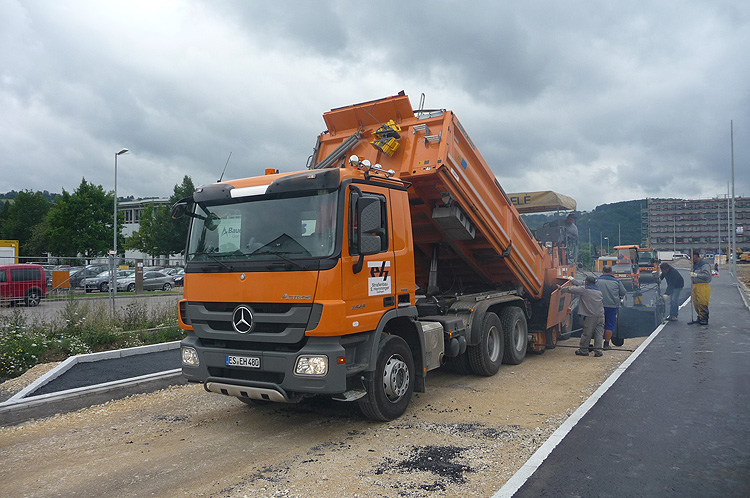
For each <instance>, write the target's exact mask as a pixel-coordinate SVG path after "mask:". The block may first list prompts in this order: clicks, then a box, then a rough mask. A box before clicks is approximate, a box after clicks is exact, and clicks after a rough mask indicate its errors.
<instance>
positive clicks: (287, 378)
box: [181, 334, 352, 402]
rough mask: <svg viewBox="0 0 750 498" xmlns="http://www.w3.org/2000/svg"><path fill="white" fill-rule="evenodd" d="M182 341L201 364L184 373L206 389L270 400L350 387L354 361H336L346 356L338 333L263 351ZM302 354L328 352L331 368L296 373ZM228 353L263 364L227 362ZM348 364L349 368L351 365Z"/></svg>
mask: <svg viewBox="0 0 750 498" xmlns="http://www.w3.org/2000/svg"><path fill="white" fill-rule="evenodd" d="M181 345H182V346H183V347H184V346H188V347H192V348H194V349H195V351H196V352H197V354H198V360H199V365H198V366H188V365H185V364H183V366H182V373H183V375H184V376H185V377H186V378H187V380H188V381H191V382H203V383H204V386H205V388H206V390H208V391H211V392H217V393H221V394H226V395H230V396H237V397H249V398H254V399H263V400H269V401H282V402H294V401H298V400H299V399H300V398H301V397H302V395H311V394H326V395H334V394H340V393H343V392H345V391H346V390H347V377H348V376H349V375H350V374H351V372H352V370H351V367H352V365H351V364H350V365H348V366H347V364H346V363H341V364H339V362H337V359H338V358H341V357H344V358H346V357H347V353H346V348H345V347H344V346H343V345H342V344H341V341H340V338H339V337H311V338H309V339H308V340H307V342H306V343H305V344H304V346H302V347H301V348H300V349H299V350H298V351H283V350H274V351H263V350H253V349H244V348H240V347H237V346H240V345H236V344H235V345H234V346H235V347H213V346H211V347H209V346H205V345H203V344H202V343H201V340H200V338H198V337H197V336H195V335H192V334H191V335H189V336H188V337H187V338H185V339H183V340H182V342H181ZM301 355H325V356H327V358H328V372H327V373H326V375H324V376H307V375H297V374H295V373H294V368H295V365H296V362H297V358H298V357H299V356H301ZM227 356H240V357H255V358H259V359H260V368H248V367H230V366H227V360H226V358H227ZM348 367H349V368H348Z"/></svg>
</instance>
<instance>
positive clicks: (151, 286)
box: [117, 271, 174, 292]
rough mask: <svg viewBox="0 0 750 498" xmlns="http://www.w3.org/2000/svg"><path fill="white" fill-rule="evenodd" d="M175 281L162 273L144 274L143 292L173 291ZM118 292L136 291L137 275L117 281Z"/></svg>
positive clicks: (145, 272)
mask: <svg viewBox="0 0 750 498" xmlns="http://www.w3.org/2000/svg"><path fill="white" fill-rule="evenodd" d="M172 287H174V279H173V278H172V277H171V276H169V275H165V274H163V273H162V272H160V271H144V272H143V290H165V291H169V290H172ZM117 290H118V291H127V292H133V291H135V273H133V274H132V275H130V276H128V277H125V278H118V279H117Z"/></svg>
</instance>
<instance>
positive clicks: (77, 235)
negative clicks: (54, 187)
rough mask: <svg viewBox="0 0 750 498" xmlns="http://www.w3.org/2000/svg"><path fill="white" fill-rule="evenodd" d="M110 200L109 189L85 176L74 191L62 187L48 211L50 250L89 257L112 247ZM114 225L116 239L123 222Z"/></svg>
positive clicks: (66, 254)
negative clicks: (107, 191) (116, 228)
mask: <svg viewBox="0 0 750 498" xmlns="http://www.w3.org/2000/svg"><path fill="white" fill-rule="evenodd" d="M113 203H114V197H113V195H112V194H111V193H105V192H104V189H103V188H102V187H101V185H94V184H91V183H88V182H87V181H86V179H85V178H83V179H82V180H81V184H80V185H79V186H78V188H77V189H76V190H75V192H73V194H69V193H68V192H66V191H65V190H64V189H63V193H62V195H61V196H60V197H58V199H57V202H56V203H55V204H54V205H53V206H52V207H51V208H50V210H49V213H48V215H47V223H48V228H47V232H46V233H47V237H48V238H49V249H50V252H51V253H52V254H55V255H57V256H72V255H75V254H79V253H80V254H83V255H85V256H86V257H89V258H90V257H95V256H100V255H103V254H106V253H107V250H108V249H110V248H111V247H112V209H113ZM117 227H118V240H119V231H120V229H121V227H122V224H121V223H118V225H117Z"/></svg>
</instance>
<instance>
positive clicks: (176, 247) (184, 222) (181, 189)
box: [167, 175, 195, 254]
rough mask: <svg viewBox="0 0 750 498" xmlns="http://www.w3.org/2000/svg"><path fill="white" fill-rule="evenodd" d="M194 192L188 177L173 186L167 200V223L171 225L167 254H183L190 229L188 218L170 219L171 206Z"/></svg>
mask: <svg viewBox="0 0 750 498" xmlns="http://www.w3.org/2000/svg"><path fill="white" fill-rule="evenodd" d="M193 192H195V186H194V185H193V180H191V179H190V177H189V176H188V175H185V176H184V177H183V178H182V183H180V184H178V185H175V186H174V193H173V194H172V197H170V198H169V209H168V212H167V214H168V215H169V220H168V223H170V224H171V229H170V230H169V233H170V234H171V235H170V240H169V254H178V253H179V254H184V253H185V243H186V241H187V235H188V230H189V229H190V218H188V217H187V216H183V217H182V218H180V219H179V220H173V219H172V216H171V215H172V206H173V205H174V203H175V202H177V201H179V200H182V199H184V198H186V197H190V196H191V195H193Z"/></svg>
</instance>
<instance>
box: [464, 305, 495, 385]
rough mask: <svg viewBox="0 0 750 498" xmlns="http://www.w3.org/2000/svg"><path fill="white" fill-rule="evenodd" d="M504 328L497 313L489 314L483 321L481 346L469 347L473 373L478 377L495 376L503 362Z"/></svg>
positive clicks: (468, 351) (485, 315) (486, 314)
mask: <svg viewBox="0 0 750 498" xmlns="http://www.w3.org/2000/svg"><path fill="white" fill-rule="evenodd" d="M503 342H504V337H503V327H502V325H501V324H500V318H498V317H497V315H496V314H495V313H492V312H487V313H485V314H484V318H483V319H482V335H481V337H480V339H479V344H477V345H476V346H469V347H468V349H467V351H466V352H467V353H468V356H469V363H470V365H471V371H472V372H473V373H474V374H476V375H482V376H484V377H490V376H492V375H495V374H496V373H497V371H498V369H499V368H500V363H502V361H503V354H504V349H505V348H504V347H503Z"/></svg>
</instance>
